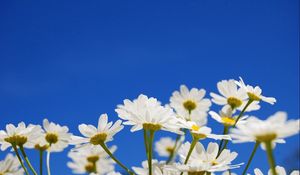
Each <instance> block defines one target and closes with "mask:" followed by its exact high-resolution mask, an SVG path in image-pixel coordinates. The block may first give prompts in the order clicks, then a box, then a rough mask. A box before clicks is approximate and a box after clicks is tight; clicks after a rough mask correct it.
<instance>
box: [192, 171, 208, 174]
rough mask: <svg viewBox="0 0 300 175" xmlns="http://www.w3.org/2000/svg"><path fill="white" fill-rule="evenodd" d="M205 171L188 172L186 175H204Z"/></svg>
mask: <svg viewBox="0 0 300 175" xmlns="http://www.w3.org/2000/svg"><path fill="white" fill-rule="evenodd" d="M205 174H206V171H197V172H188V175H205Z"/></svg>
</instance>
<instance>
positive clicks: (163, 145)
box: [155, 137, 175, 157]
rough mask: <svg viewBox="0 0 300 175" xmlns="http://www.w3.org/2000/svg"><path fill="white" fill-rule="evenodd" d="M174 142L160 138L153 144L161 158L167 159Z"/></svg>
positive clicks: (171, 151)
mask: <svg viewBox="0 0 300 175" xmlns="http://www.w3.org/2000/svg"><path fill="white" fill-rule="evenodd" d="M174 146H175V140H173V139H172V138H170V137H162V138H160V140H159V141H157V142H156V143H155V151H156V152H157V153H158V155H159V156H161V157H169V156H170V154H172V153H173V152H174Z"/></svg>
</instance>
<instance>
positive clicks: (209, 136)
mask: <svg viewBox="0 0 300 175" xmlns="http://www.w3.org/2000/svg"><path fill="white" fill-rule="evenodd" d="M217 88H218V91H219V92H218V93H214V92H211V93H210V96H211V99H209V97H206V90H204V89H197V88H191V89H189V88H188V87H187V86H185V85H181V86H180V88H179V90H178V91H175V92H173V94H172V96H171V97H170V103H169V104H164V105H163V104H162V103H161V102H160V101H158V100H157V99H156V98H154V97H148V96H146V95H144V94H141V95H139V96H138V97H137V98H136V99H133V100H129V99H125V100H124V101H123V104H119V105H117V108H116V109H115V112H116V113H117V114H118V116H119V118H120V120H117V121H116V122H113V121H110V120H109V117H108V115H107V114H102V115H101V116H100V117H99V119H98V123H97V126H94V125H92V124H80V125H79V126H78V130H79V132H80V133H81V136H76V135H73V134H72V133H70V132H69V129H68V127H67V126H61V125H59V124H56V123H53V122H49V121H48V120H47V119H44V121H43V124H42V125H35V124H29V125H26V124H25V123H23V122H21V123H19V124H18V125H17V126H15V125H13V124H8V125H6V129H5V130H0V148H1V150H2V151H5V150H6V149H7V148H10V147H11V148H12V150H13V151H14V153H15V155H16V157H14V156H13V155H12V154H8V155H7V156H6V158H5V159H4V160H3V161H0V175H21V174H24V173H25V174H27V175H29V174H34V175H37V174H40V175H42V174H43V159H44V156H43V154H44V153H47V155H46V167H47V174H48V175H51V169H50V153H53V152H61V151H63V150H64V149H65V148H67V147H68V146H69V145H74V146H73V148H72V149H71V150H70V151H69V153H68V157H69V158H70V159H71V160H70V162H68V163H67V166H68V167H69V168H70V169H71V170H72V172H73V173H74V174H90V175H121V173H119V172H116V171H115V166H120V168H122V169H123V170H124V172H125V173H127V174H130V175H212V174H215V173H222V174H223V175H229V174H231V175H234V174H235V173H233V172H232V171H235V170H234V169H237V168H240V169H242V170H243V173H242V174H243V175H245V174H249V171H248V168H249V165H250V164H251V162H252V160H253V158H254V155H255V153H256V150H257V148H258V147H259V146H261V147H262V149H263V150H265V152H266V155H267V158H268V159H267V160H268V162H269V166H270V171H269V172H268V174H272V175H285V174H286V171H285V169H284V168H283V167H280V166H278V165H277V164H276V162H275V158H274V155H273V150H274V149H275V144H276V143H285V140H284V139H285V138H287V137H290V136H293V135H296V134H298V133H299V127H300V126H299V119H298V120H287V113H285V112H281V111H279V112H276V113H275V114H274V115H271V116H270V117H269V118H267V119H266V120H262V119H259V118H257V117H254V116H251V115H248V114H247V115H246V113H247V112H251V111H255V110H259V109H260V108H261V105H260V103H261V102H267V103H269V104H271V105H273V104H275V102H276V99H275V98H273V97H265V96H264V95H262V89H261V88H260V87H259V86H255V87H254V86H251V85H247V84H245V82H244V81H243V79H242V78H240V79H239V81H236V80H233V79H230V80H222V81H220V82H218V83H217ZM212 104H216V105H218V106H220V109H219V112H215V111H212V110H211V109H210V108H211V106H212ZM211 119H213V121H216V122H217V123H219V124H221V126H222V127H223V128H224V130H223V133H216V132H215V131H213V130H212V128H211V127H209V126H208V125H207V123H208V122H207V121H208V120H211ZM124 125H130V126H132V127H131V132H137V131H142V132H143V134H144V143H143V144H144V146H145V153H146V156H145V157H146V158H147V160H144V161H143V162H142V163H141V164H142V166H141V167H137V166H134V167H131V168H129V167H127V166H126V165H125V164H123V163H122V161H121V160H119V159H118V158H117V157H116V156H115V155H114V153H115V151H116V149H117V146H115V145H113V146H107V143H108V142H112V141H113V139H114V136H115V135H116V134H117V133H118V132H120V131H121V130H122V129H123V128H124ZM160 130H163V131H167V132H170V133H172V134H175V135H176V139H173V138H171V137H162V138H160V139H159V140H158V141H156V142H155V133H157V132H159V131H160ZM202 140H208V141H209V143H208V145H207V146H204V145H203V142H202ZM246 142H254V143H255V145H254V147H253V151H252V152H251V153H250V152H249V155H250V156H249V159H248V160H245V161H244V162H236V158H237V156H238V153H237V152H236V151H231V150H230V149H229V145H230V144H238V143H246ZM228 144H229V145H228ZM121 148H122V147H121ZM27 149H33V150H36V151H38V152H39V153H40V169H39V173H38V171H37V170H36V169H35V167H33V166H32V165H31V162H30V160H29V158H28V157H27V155H26V151H27ZM154 151H156V152H157V154H158V155H159V156H160V157H165V158H166V159H165V160H163V161H159V160H157V159H154V158H153V154H154V153H153V152H154ZM252 172H253V173H254V174H255V175H261V174H263V173H262V172H261V171H260V170H259V169H258V168H256V169H255V170H253V171H252ZM296 174H299V171H294V172H292V175H296Z"/></svg>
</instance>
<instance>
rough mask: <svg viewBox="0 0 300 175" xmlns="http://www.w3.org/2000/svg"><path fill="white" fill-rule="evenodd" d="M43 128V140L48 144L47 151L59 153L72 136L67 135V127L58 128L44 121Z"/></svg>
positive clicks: (58, 126)
mask: <svg viewBox="0 0 300 175" xmlns="http://www.w3.org/2000/svg"><path fill="white" fill-rule="evenodd" d="M43 128H44V130H45V135H44V136H45V140H46V142H47V143H48V144H49V151H51V152H60V151H62V150H63V149H65V148H66V147H67V146H68V145H69V142H70V140H71V136H72V134H71V133H69V128H68V127H67V126H60V125H59V124H55V123H53V122H49V121H48V119H44V120H43Z"/></svg>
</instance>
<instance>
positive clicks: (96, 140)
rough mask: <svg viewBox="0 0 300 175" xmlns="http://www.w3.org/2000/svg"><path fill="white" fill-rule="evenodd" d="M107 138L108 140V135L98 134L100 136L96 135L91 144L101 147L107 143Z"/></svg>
mask: <svg viewBox="0 0 300 175" xmlns="http://www.w3.org/2000/svg"><path fill="white" fill-rule="evenodd" d="M106 138H107V134H106V133H98V134H96V135H94V136H93V137H91V139H90V143H91V144H93V145H100V144H101V143H104V142H105V140H106Z"/></svg>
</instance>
